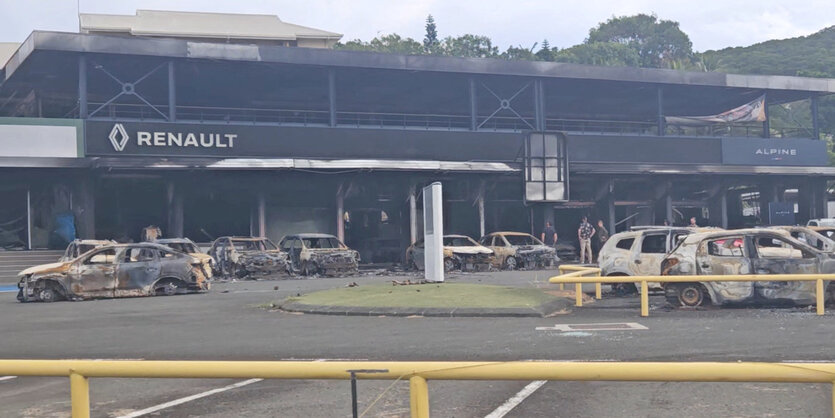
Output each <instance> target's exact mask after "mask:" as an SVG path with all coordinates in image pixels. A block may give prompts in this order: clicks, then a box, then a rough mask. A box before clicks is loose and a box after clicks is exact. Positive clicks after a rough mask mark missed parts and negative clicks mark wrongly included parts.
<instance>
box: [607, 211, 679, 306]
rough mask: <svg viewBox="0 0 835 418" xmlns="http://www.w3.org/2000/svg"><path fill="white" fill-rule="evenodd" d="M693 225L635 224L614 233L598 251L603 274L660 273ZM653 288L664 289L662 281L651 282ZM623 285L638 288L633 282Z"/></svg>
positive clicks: (631, 290)
mask: <svg viewBox="0 0 835 418" xmlns="http://www.w3.org/2000/svg"><path fill="white" fill-rule="evenodd" d="M693 232H694V230H693V229H690V228H678V227H675V228H669V227H667V228H665V227H659V228H648V227H642V228H635V229H634V230H632V231H627V232H619V233H617V234H614V235H612V236H611V237H609V239H608V240H607V241H606V243H605V244H603V248H601V249H600V254H598V258H597V260H598V264H599V265H600V274H601V275H602V276H656V275H658V274H661V261H662V260H663V259H664V257H665V256H666V255H667V253H669V252H670V251H671V250H672V249H673V248H674V247H675V246H676V244H678V242H679V240H681V239H682V238H683V237H685V236H687V235H689V234H691V233H693ZM648 285H649V288H650V289H652V290H660V289H661V288H662V287H661V283H655V282H650V283H648ZM623 288H624V289H625V290H627V291H629V292H634V291H637V288H636V287H635V286H634V285H633V284H631V283H625V284H624V286H623Z"/></svg>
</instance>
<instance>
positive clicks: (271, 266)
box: [209, 237, 291, 278]
mask: <svg viewBox="0 0 835 418" xmlns="http://www.w3.org/2000/svg"><path fill="white" fill-rule="evenodd" d="M209 256H211V257H212V259H213V260H214V268H215V274H216V275H218V276H221V277H229V276H234V277H237V278H247V277H248V278H255V277H256V276H268V275H289V274H291V270H290V265H289V260H288V257H287V253H285V252H283V251H281V250H279V249H278V247H276V245H275V244H273V242H272V241H270V240H269V239H267V238H264V237H220V238H218V239H216V240H215V241H214V242H213V243H212V246H211V248H209Z"/></svg>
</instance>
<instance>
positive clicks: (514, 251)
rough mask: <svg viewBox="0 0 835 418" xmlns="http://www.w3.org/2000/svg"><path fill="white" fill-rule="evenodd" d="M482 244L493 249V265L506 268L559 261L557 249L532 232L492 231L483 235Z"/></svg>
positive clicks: (538, 265) (543, 265)
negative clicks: (544, 242)
mask: <svg viewBox="0 0 835 418" xmlns="http://www.w3.org/2000/svg"><path fill="white" fill-rule="evenodd" d="M480 243H481V245H483V246H485V247H487V248H489V249H491V250H493V254H494V257H493V260H492V263H493V266H494V267H496V268H502V269H505V270H515V269H517V268H525V269H534V268H542V267H551V266H554V265H556V263H558V262H559V261H560V260H559V257H557V250H556V249H554V248H553V247H549V246H547V245H545V244H543V243H542V241H540V240H538V239H537V238H536V237H534V236H533V235H531V234H525V233H522V232H492V233H489V234H487V235H485V236H483V237H481V241H480Z"/></svg>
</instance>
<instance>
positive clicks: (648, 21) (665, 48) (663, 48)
mask: <svg viewBox="0 0 835 418" xmlns="http://www.w3.org/2000/svg"><path fill="white" fill-rule="evenodd" d="M597 43H617V44H621V45H625V46H627V47H629V48H631V49H632V50H634V51H637V53H638V56H639V57H640V66H641V67H654V68H672V67H673V66H674V65H676V63H679V65H680V63H681V62H682V61H684V60H689V59H690V57H691V56H692V55H693V44H692V43H691V42H690V37H688V36H687V34H685V33H684V32H682V31H681V29H680V28H679V26H678V22H674V21H672V20H658V17H657V16H655V15H646V14H638V15H635V16H622V17H613V18H611V19H609V20H607V21H606V22H603V23H601V24H599V25H598V26H597V27H595V28H592V29H591V30H590V31H589V37H588V39H587V40H586V42H585V44H586V45H591V44H597Z"/></svg>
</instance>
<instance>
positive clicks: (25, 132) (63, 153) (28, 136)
mask: <svg viewBox="0 0 835 418" xmlns="http://www.w3.org/2000/svg"><path fill="white" fill-rule="evenodd" d="M77 137H78V135H77V134H76V127H75V126H47V125H0V157H59V158H77V157H78V143H77Z"/></svg>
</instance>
